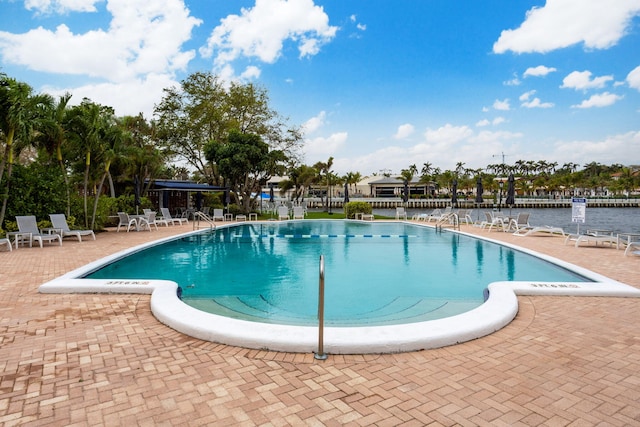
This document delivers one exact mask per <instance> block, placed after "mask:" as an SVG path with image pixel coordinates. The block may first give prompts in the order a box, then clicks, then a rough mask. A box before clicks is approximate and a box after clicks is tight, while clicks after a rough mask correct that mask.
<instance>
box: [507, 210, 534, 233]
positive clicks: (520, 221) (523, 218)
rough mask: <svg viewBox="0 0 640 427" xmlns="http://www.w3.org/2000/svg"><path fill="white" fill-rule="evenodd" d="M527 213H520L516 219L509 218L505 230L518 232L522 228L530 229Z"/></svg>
mask: <svg viewBox="0 0 640 427" xmlns="http://www.w3.org/2000/svg"><path fill="white" fill-rule="evenodd" d="M529 215H530V214H529V212H520V213H519V214H518V216H517V217H515V218H511V219H510V220H509V224H508V225H507V228H508V229H509V230H515V231H516V232H518V231H520V230H521V229H523V228H528V227H531V226H530V225H529Z"/></svg>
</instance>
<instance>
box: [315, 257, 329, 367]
mask: <svg viewBox="0 0 640 427" xmlns="http://www.w3.org/2000/svg"><path fill="white" fill-rule="evenodd" d="M313 357H314V358H315V359H318V360H325V359H326V358H327V354H326V353H325V352H324V255H320V277H319V283H318V352H317V353H316V354H314V355H313Z"/></svg>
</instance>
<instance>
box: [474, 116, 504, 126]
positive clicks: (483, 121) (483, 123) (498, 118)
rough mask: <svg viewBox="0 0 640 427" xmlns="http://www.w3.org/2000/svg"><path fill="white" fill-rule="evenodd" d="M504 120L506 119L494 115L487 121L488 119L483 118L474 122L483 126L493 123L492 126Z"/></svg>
mask: <svg viewBox="0 0 640 427" xmlns="http://www.w3.org/2000/svg"><path fill="white" fill-rule="evenodd" d="M505 121H506V119H505V118H504V117H496V118H495V119H493V120H491V121H489V120H488V119H483V120H480V121H479V122H477V123H476V126H477V127H485V126H489V125H493V126H497V125H499V124H501V123H504V122H505Z"/></svg>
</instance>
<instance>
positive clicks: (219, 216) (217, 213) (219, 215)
mask: <svg viewBox="0 0 640 427" xmlns="http://www.w3.org/2000/svg"><path fill="white" fill-rule="evenodd" d="M211 219H212V220H214V221H224V210H222V209H214V210H213V216H212V217H211Z"/></svg>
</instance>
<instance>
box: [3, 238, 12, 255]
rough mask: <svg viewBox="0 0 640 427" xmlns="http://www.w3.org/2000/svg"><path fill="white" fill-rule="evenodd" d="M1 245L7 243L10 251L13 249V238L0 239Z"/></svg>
mask: <svg viewBox="0 0 640 427" xmlns="http://www.w3.org/2000/svg"><path fill="white" fill-rule="evenodd" d="M0 245H7V249H9V252H11V251H12V250H13V249H12V248H11V240H9V239H0Z"/></svg>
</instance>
